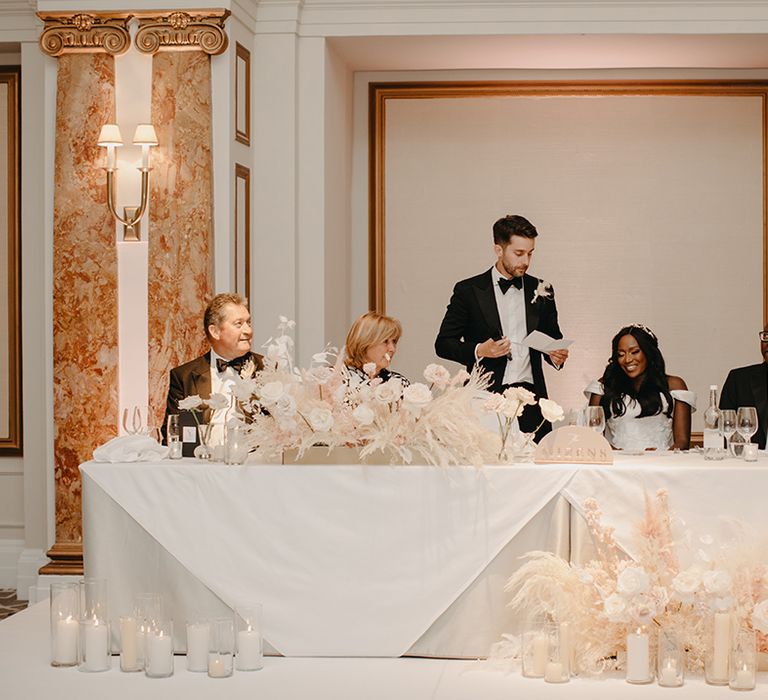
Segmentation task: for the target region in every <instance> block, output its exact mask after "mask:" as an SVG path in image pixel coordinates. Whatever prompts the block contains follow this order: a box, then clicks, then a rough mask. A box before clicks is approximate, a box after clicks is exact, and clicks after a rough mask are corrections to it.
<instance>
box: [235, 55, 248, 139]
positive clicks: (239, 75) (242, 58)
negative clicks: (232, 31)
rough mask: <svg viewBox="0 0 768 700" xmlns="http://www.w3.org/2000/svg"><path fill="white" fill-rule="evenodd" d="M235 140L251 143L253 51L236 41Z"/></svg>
mask: <svg viewBox="0 0 768 700" xmlns="http://www.w3.org/2000/svg"><path fill="white" fill-rule="evenodd" d="M235 140H236V141H239V142H240V143H242V144H244V145H246V146H250V145H251V52H250V51H248V49H246V48H245V46H243V45H242V44H239V43H235Z"/></svg>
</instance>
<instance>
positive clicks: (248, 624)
mask: <svg viewBox="0 0 768 700" xmlns="http://www.w3.org/2000/svg"><path fill="white" fill-rule="evenodd" d="M235 633H236V638H235V639H236V647H237V648H236V656H235V667H236V668H237V670H238V671H258V670H259V669H260V668H261V667H262V666H263V660H262V637H261V605H252V606H250V607H247V608H236V609H235Z"/></svg>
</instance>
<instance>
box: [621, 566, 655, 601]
mask: <svg viewBox="0 0 768 700" xmlns="http://www.w3.org/2000/svg"><path fill="white" fill-rule="evenodd" d="M648 583H649V581H648V574H646V573H645V570H644V569H641V568H640V567H639V566H628V567H627V568H626V569H624V571H622V572H621V573H620V574H619V577H618V579H616V592H617V593H620V594H621V595H623V596H633V595H637V594H638V593H644V592H645V591H647V590H648Z"/></svg>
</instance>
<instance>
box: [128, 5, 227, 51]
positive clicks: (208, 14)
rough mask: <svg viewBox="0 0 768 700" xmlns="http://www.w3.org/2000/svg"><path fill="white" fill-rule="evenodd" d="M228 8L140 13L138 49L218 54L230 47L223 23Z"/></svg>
mask: <svg viewBox="0 0 768 700" xmlns="http://www.w3.org/2000/svg"><path fill="white" fill-rule="evenodd" d="M229 14H230V12H229V10H225V9H216V10H194V11H193V10H189V11H184V10H174V11H172V12H163V13H157V12H137V13H135V14H134V16H135V17H137V18H138V20H139V30H138V31H137V32H136V40H135V41H136V48H137V49H138V50H139V51H141V52H142V53H148V54H155V53H157V52H158V51H202V52H203V53H207V54H208V55H209V56H218V55H219V54H221V53H224V51H226V50H227V45H228V44H229V39H228V37H227V32H226V31H225V29H224V22H225V20H226V19H227V17H229Z"/></svg>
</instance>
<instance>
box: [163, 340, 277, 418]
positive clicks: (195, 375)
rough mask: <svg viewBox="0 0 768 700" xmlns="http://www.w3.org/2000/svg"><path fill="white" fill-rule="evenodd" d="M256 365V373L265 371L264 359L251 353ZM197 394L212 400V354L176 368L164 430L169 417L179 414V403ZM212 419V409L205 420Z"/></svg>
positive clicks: (171, 380) (173, 372)
mask: <svg viewBox="0 0 768 700" xmlns="http://www.w3.org/2000/svg"><path fill="white" fill-rule="evenodd" d="M250 356H251V359H252V360H253V362H254V364H255V365H256V371H259V370H261V369H264V359H263V358H262V356H261V355H258V354H256V353H255V352H252V353H250ZM193 394H197V395H198V396H199V397H200V398H201V399H209V398H211V353H210V352H207V353H205V355H202V356H201V357H196V358H195V359H194V360H191V361H190V362H186V363H184V364H183V365H179V366H178V367H174V368H173V369H172V370H171V379H170V382H169V384H168V398H167V399H166V402H165V421H164V422H163V429H165V426H166V425H167V424H168V416H169V415H171V414H172V413H178V412H179V401H180V400H181V399H183V398H185V397H187V396H192V395H193ZM209 419H210V409H205V412H204V413H203V420H204V421H205V422H207V421H208V420H209Z"/></svg>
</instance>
